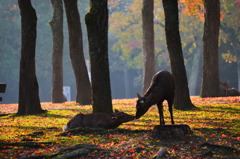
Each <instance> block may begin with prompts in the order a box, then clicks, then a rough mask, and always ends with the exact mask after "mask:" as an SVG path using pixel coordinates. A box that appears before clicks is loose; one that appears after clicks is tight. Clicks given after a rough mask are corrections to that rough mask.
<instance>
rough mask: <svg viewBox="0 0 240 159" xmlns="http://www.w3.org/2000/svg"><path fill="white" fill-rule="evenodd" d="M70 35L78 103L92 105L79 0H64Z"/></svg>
mask: <svg viewBox="0 0 240 159" xmlns="http://www.w3.org/2000/svg"><path fill="white" fill-rule="evenodd" d="M64 5H65V10H66V15H67V22H68V34H69V46H70V58H71V61H72V66H73V70H74V74H75V78H76V85H77V97H76V102H77V103H80V104H81V105H86V104H91V103H92V100H91V85H90V81H89V77H88V72H87V66H86V63H85V59H84V54H83V42H82V29H81V23H80V15H79V12H78V8H77V0H64Z"/></svg>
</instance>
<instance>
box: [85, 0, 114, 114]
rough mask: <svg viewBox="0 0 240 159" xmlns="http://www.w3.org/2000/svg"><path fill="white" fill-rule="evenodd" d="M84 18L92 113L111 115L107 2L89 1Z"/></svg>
mask: <svg viewBox="0 0 240 159" xmlns="http://www.w3.org/2000/svg"><path fill="white" fill-rule="evenodd" d="M90 5H91V6H90V11H89V12H88V13H87V14H86V16H85V22H86V25H87V33H88V43H89V55H90V60H91V77H92V78H91V79H92V80H91V81H92V98H93V112H94V113H96V112H103V113H108V114H110V113H112V97H111V87H110V77H109V62H108V8H107V7H108V4H107V0H101V1H99V0H91V1H90Z"/></svg>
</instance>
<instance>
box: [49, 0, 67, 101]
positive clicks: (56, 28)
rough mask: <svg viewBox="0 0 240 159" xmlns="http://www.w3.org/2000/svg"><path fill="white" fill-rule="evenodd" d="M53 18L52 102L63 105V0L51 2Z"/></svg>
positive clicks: (51, 23)
mask: <svg viewBox="0 0 240 159" xmlns="http://www.w3.org/2000/svg"><path fill="white" fill-rule="evenodd" d="M51 2H52V7H53V10H54V11H53V18H52V20H51V21H50V22H49V24H50V26H51V30H52V36H53V54H52V102H53V103H63V102H64V101H65V98H64V95H63V62H62V57H63V4H62V0H51Z"/></svg>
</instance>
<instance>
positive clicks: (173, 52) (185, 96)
mask: <svg viewBox="0 0 240 159" xmlns="http://www.w3.org/2000/svg"><path fill="white" fill-rule="evenodd" d="M162 2H163V8H164V13H165V32H166V41H167V48H168V52H169V57H170V64H171V70H172V74H173V77H174V80H175V84H176V89H175V98H174V107H175V108H177V109H181V110H186V109H191V108H193V107H194V105H193V104H192V102H191V99H190V96H189V89H188V82H187V73H186V70H185V66H184V60H183V54H182V46H181V38H180V33H179V23H178V1H177V0H171V1H169V0H163V1H162Z"/></svg>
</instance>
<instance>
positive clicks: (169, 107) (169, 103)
mask: <svg viewBox="0 0 240 159" xmlns="http://www.w3.org/2000/svg"><path fill="white" fill-rule="evenodd" d="M172 103H173V102H172V100H168V110H169V112H170V116H171V123H172V124H174V120H173V111H172Z"/></svg>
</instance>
